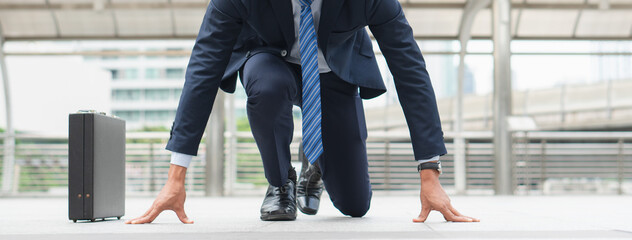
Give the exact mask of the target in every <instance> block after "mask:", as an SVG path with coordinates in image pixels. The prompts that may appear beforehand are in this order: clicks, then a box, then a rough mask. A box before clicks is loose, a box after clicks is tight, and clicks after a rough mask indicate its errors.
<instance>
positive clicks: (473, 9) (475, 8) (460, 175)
mask: <svg viewBox="0 0 632 240" xmlns="http://www.w3.org/2000/svg"><path fill="white" fill-rule="evenodd" d="M490 1H491V0H476V1H475V0H470V1H468V2H467V4H466V5H465V10H463V17H462V18H461V27H460V29H459V42H460V43H461V51H460V52H459V75H458V79H457V93H456V102H455V111H453V112H454V114H455V116H454V132H456V135H455V136H454V188H455V189H456V193H457V194H464V193H465V191H466V190H467V163H466V161H465V154H466V153H465V138H463V134H462V132H463V80H464V78H465V56H466V55H467V43H468V41H470V39H471V38H472V24H473V23H474V18H476V15H477V14H478V12H479V11H480V10H481V9H483V8H486V7H488V6H489V3H490Z"/></svg>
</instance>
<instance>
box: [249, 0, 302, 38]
mask: <svg viewBox="0 0 632 240" xmlns="http://www.w3.org/2000/svg"><path fill="white" fill-rule="evenodd" d="M269 1H270V5H271V6H272V10H273V11H274V15H275V16H276V19H277V21H278V22H279V26H280V27H281V32H282V33H283V38H284V39H285V43H286V44H287V47H288V48H289V47H291V46H292V44H293V43H294V14H293V12H292V0H269ZM255 11H257V9H255Z"/></svg>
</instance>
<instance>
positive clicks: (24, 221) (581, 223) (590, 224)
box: [0, 193, 632, 240]
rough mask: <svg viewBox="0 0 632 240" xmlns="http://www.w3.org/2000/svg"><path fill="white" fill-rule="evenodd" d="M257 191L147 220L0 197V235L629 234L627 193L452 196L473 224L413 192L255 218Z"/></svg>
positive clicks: (196, 201)
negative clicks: (286, 218)
mask: <svg viewBox="0 0 632 240" xmlns="http://www.w3.org/2000/svg"><path fill="white" fill-rule="evenodd" d="M261 199H262V198H261V197H226V198H200V197H197V198H195V197H190V198H189V199H188V200H187V204H186V209H187V213H188V215H189V217H190V218H191V219H193V220H194V221H195V224H191V225H184V224H181V223H179V221H178V219H177V217H176V215H175V213H173V212H165V213H163V215H161V216H160V217H158V218H157V219H156V221H155V222H154V223H153V224H146V225H126V224H124V223H123V220H120V221H119V220H108V221H97V222H78V223H72V221H70V220H68V219H67V201H66V199H65V198H0V239H2V240H9V239H47V240H50V239H64V240H66V239H90V240H93V239H117V240H118V239H181V240H191V239H301V240H303V239H419V238H450V239H471V238H481V239H482V238H496V239H518V238H520V239H577V238H581V239H632V196H624V197H621V196H517V197H496V196H455V197H452V203H453V205H454V206H455V207H456V208H457V209H458V210H459V211H461V212H462V213H463V214H466V215H470V216H474V217H477V218H480V219H481V222H480V223H452V222H446V221H445V220H444V219H443V217H442V216H441V215H440V214H439V213H438V212H432V213H431V215H430V217H429V219H428V221H427V222H426V223H412V221H411V219H412V218H413V217H415V216H417V214H419V200H418V197H417V196H414V195H409V196H386V195H384V194H379V193H376V194H375V196H374V198H373V202H372V206H371V210H370V211H369V213H368V214H367V215H366V216H365V217H363V218H349V217H345V216H342V215H341V214H340V213H339V212H338V211H337V210H336V209H335V208H334V207H333V206H332V204H331V202H330V201H329V200H328V199H327V200H325V201H324V202H323V203H322V205H321V211H320V212H319V213H318V215H316V216H307V215H303V214H300V213H299V216H298V218H297V220H296V221H291V222H263V221H260V220H259V206H260V204H261ZM152 201H153V199H151V198H128V199H127V202H126V204H127V207H126V208H127V209H126V213H127V215H126V216H124V217H123V219H130V218H132V217H135V216H138V215H140V214H142V213H143V212H144V211H145V210H146V209H147V207H148V206H149V205H150V204H151V203H152Z"/></svg>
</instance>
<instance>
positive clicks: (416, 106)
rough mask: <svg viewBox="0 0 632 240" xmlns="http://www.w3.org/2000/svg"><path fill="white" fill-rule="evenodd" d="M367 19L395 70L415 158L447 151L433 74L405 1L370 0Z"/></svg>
mask: <svg viewBox="0 0 632 240" xmlns="http://www.w3.org/2000/svg"><path fill="white" fill-rule="evenodd" d="M366 21H367V24H368V25H369V28H370V29H371V32H372V33H373V36H375V39H376V40H377V42H378V45H379V47H380V50H381V51H382V54H384V57H385V58H386V63H387V64H388V68H389V69H390V71H391V73H392V74H393V79H394V82H395V88H396V90H397V95H398V98H399V102H400V104H401V106H402V108H403V110H404V115H405V117H406V122H407V124H408V128H409V131H410V137H411V142H412V145H413V150H414V153H415V159H427V158H431V157H433V156H437V155H445V154H446V153H447V150H446V148H445V143H444V139H443V131H442V130H441V120H440V119H439V111H438V109H437V101H436V99H435V94H434V90H433V88H432V84H431V82H430V76H429V75H428V71H427V70H426V63H425V61H424V59H423V56H422V55H421V51H420V50H419V46H418V45H417V42H416V41H415V39H414V37H413V31H412V28H411V27H410V25H409V24H408V21H407V20H406V18H405V17H404V11H403V10H402V7H401V5H400V4H399V2H398V1H397V0H367V2H366Z"/></svg>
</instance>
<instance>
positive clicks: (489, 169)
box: [0, 131, 632, 195]
mask: <svg viewBox="0 0 632 240" xmlns="http://www.w3.org/2000/svg"><path fill="white" fill-rule="evenodd" d="M461 136H462V137H463V138H464V139H465V145H464V148H465V149H464V152H465V159H466V168H465V169H466V170H465V172H462V173H456V172H455V171H454V162H453V156H452V153H453V152H455V151H454V150H455V149H454V145H453V139H454V137H455V135H454V134H453V133H451V132H446V133H445V141H446V147H447V148H448V153H449V154H447V155H445V156H442V157H441V162H442V165H443V167H444V174H443V175H442V176H441V183H442V184H443V185H444V187H445V188H446V189H448V190H452V189H453V188H454V185H455V176H457V175H458V174H464V175H465V176H466V177H465V181H466V183H465V185H466V189H467V191H466V193H467V194H490V193H493V190H492V189H493V185H494V175H493V174H494V166H493V145H492V143H491V139H492V138H491V137H492V136H491V132H466V133H463V134H462V135H461ZM225 137H226V146H227V147H226V148H225V153H226V154H225V156H226V161H230V159H235V160H234V161H235V162H234V163H233V164H226V166H235V167H234V168H226V172H227V173H228V174H226V175H225V176H227V177H226V179H225V181H226V185H225V186H230V188H229V189H227V190H226V192H228V193H231V194H250V193H258V194H260V193H261V192H262V191H264V188H265V187H266V186H267V182H266V179H265V177H264V175H263V167H262V163H261V159H260V156H259V151H258V149H257V147H256V144H255V143H254V140H253V138H252V135H251V134H250V133H249V132H238V133H237V134H234V135H231V134H230V133H228V132H227V133H226V134H225ZM16 139H17V141H18V144H17V145H16V156H15V159H16V163H15V169H14V173H15V174H14V178H13V180H12V181H13V182H12V184H13V186H14V187H13V189H14V192H13V193H12V194H13V195H63V194H66V187H67V171H68V165H67V163H68V161H67V153H68V146H67V138H66V137H65V136H36V135H17V136H16ZM167 139H168V134H167V133H128V142H127V145H126V167H127V169H126V171H127V172H126V177H127V192H128V194H130V195H152V194H155V193H156V192H157V191H160V189H161V187H162V185H163V184H164V182H165V181H166V178H167V170H168V167H169V158H170V152H169V151H167V150H165V149H164V146H165V144H166V140H167ZM299 141H300V136H295V139H294V141H293V143H292V146H291V149H292V159H293V160H292V161H293V164H294V165H296V166H300V163H298V161H297V152H298V142H299ZM231 142H235V143H236V145H235V146H234V148H231V147H229V143H231ZM204 146H205V144H200V149H199V154H198V156H196V157H194V160H193V162H192V164H191V166H190V168H189V170H188V174H187V181H186V188H187V191H188V192H189V193H190V194H191V195H203V194H204V191H205V184H206V175H205V174H206V173H205V167H204V166H205V160H204V159H205V158H204V155H205V154H206V152H205V149H204ZM513 146H514V148H513V149H514V152H513V154H514V155H513V156H514V168H513V169H514V171H515V172H514V176H515V180H516V181H515V182H516V186H515V189H516V191H515V192H516V193H517V194H533V193H535V194H563V193H606V194H632V132H564V131H561V132H560V131H557V132H526V133H525V132H520V133H515V134H514V145H513ZM1 149H2V148H0V155H1V154H2V152H1V151H2V150H1ZM231 149H234V150H231ZM367 153H368V159H369V173H370V177H371V183H372V187H373V189H374V190H376V191H405V190H418V189H419V175H418V173H417V172H416V168H415V166H416V162H415V161H413V151H412V146H411V143H410V138H409V136H408V133H407V132H370V133H369V138H368V141H367ZM0 159H2V158H1V157H0ZM0 163H1V162H0ZM1 166H2V164H0V167H1ZM1 172H2V171H0V173H1ZM0 179H1V178H0Z"/></svg>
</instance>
